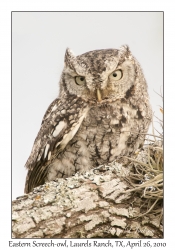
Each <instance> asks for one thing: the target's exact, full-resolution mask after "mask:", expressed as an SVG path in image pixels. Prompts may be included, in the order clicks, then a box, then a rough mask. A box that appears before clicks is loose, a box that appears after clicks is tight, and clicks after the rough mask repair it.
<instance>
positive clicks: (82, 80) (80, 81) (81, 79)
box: [75, 76, 85, 85]
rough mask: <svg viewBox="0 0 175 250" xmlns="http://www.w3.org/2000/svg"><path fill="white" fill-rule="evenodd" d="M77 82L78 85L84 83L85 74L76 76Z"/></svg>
mask: <svg viewBox="0 0 175 250" xmlns="http://www.w3.org/2000/svg"><path fill="white" fill-rule="evenodd" d="M75 82H76V84H78V85H84V84H85V77H84V76H76V77H75Z"/></svg>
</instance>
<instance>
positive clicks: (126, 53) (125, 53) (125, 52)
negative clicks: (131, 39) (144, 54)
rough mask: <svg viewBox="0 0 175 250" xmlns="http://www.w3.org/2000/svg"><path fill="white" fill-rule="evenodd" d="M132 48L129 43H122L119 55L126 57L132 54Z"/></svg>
mask: <svg viewBox="0 0 175 250" xmlns="http://www.w3.org/2000/svg"><path fill="white" fill-rule="evenodd" d="M130 53H131V52H130V49H129V46H128V45H126V44H125V45H122V46H121V47H120V49H119V56H120V57H125V56H129V54H130Z"/></svg>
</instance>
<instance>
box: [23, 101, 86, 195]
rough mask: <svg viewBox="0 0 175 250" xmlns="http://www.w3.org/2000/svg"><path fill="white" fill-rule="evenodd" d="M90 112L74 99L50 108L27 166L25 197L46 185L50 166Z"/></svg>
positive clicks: (59, 102) (54, 103)
mask: <svg viewBox="0 0 175 250" xmlns="http://www.w3.org/2000/svg"><path fill="white" fill-rule="evenodd" d="M77 107H78V108H77ZM87 112H88V107H87V105H86V104H85V103H84V102H83V101H82V99H77V98H75V97H74V98H69V99H64V100H63V101H62V100H61V99H59V98H57V99H55V100H54V101H53V102H52V103H51V104H50V106H49V107H48V109H47V111H46V113H45V115H44V117H43V120H42V124H41V128H40V130H39V132H38V135H37V137H36V139H35V142H34V145H33V148H32V152H31V154H30V156H29V158H28V160H27V162H26V164H25V167H26V168H27V169H28V173H27V177H26V184H25V190H24V191H25V193H28V192H30V191H31V190H32V189H33V188H34V187H36V186H39V185H41V184H43V183H44V179H45V177H46V176H47V170H48V167H49V165H50V164H51V163H52V161H53V160H54V159H55V158H56V157H57V155H58V154H59V153H60V152H62V151H63V149H64V148H65V147H66V145H67V144H68V142H69V141H70V140H71V139H72V138H73V137H74V135H75V134H76V133H77V131H78V129H79V127H80V125H81V123H82V121H83V119H84V118H85V116H86V114H87Z"/></svg>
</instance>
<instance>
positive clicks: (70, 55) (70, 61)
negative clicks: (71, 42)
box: [64, 48, 76, 68]
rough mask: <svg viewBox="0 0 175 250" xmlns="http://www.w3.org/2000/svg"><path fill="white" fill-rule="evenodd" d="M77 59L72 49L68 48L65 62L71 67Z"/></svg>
mask: <svg viewBox="0 0 175 250" xmlns="http://www.w3.org/2000/svg"><path fill="white" fill-rule="evenodd" d="M75 61H76V56H75V55H74V53H73V52H72V50H70V49H69V48H67V49H66V52H65V56H64V62H65V63H66V65H67V66H69V67H70V68H72V66H73V64H74V63H75Z"/></svg>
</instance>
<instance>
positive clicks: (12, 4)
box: [0, 0, 175, 249]
mask: <svg viewBox="0 0 175 250" xmlns="http://www.w3.org/2000/svg"><path fill="white" fill-rule="evenodd" d="M12 10H13V11H14V10H21V11H24V10H26V11H28V10H35V11H36V10H38V11H41V10H51V11H52V10H62V11H64V10H112V11H114V10H117V11H126V10H129V11H131V10H133V11H135V10H137V11H141V10H142V11H146V10H152V11H157V10H159V11H162V10H163V11H164V12H165V82H164V88H165V201H164V207H165V219H164V220H165V235H164V236H165V239H164V240H157V242H166V244H167V247H166V248H164V249H173V248H174V222H175V221H174V216H173V214H174V176H175V170H174V169H175V167H174V152H175V149H174V148H175V147H174V138H175V133H174V127H175V118H174V117H175V116H174V105H175V88H174V85H175V81H174V72H175V71H174V56H175V52H174V44H175V29H174V23H175V19H174V11H175V7H174V1H173V0H170V1H164V0H162V1H161V0H159V1H158V0H157V1H156V0H155V1H152V0H147V1H139V0H134V1H132V2H131V1H130V0H127V1H122V2H121V1H120V2H117V1H112V0H111V1H110V2H109V1H100V4H99V1H95V0H89V1H88V2H85V1H80V0H79V1H76V0H74V1H72V0H69V1H68V0H67V1H66V0H64V2H62V3H61V4H59V3H58V1H57V0H50V1H46V0H40V1H39V0H35V1H34V0H31V1H19V0H18V1H17V0H13V1H11V0H8V1H1V3H0V11H1V12H0V68H1V74H0V84H1V88H0V89H1V90H0V109H1V110H0V114H1V120H0V121H1V123H0V124H1V127H0V128H1V129H0V138H1V143H0V155H1V164H0V166H1V181H0V195H1V196H0V197H1V206H0V208H1V211H0V222H1V226H0V235H1V247H2V249H7V248H8V241H9V240H10V238H11V132H10V131H11V116H10V114H11V106H10V104H11V85H10V82H11V67H10V65H11V16H10V15H11V11H12ZM79 22H82V20H79ZM148 22H149V20H148ZM121 24H122V23H120V25H121ZM62 25H64V23H63V24H62ZM115 30H116V32H117V31H118V25H117V28H116V29H115ZM75 31H76V32H75V33H74V34H73V35H74V39H75V37H76V36H77V33H78V34H79V33H80V32H81V31H80V30H77V29H75ZM138 33H139V32H138ZM126 34H127V31H126ZM84 36H85V34H84V33H83V37H84ZM78 37H79V36H78ZM81 38H82V35H81ZM117 38H118V37H117ZM91 41H92V36H91V37H90V42H91ZM118 41H119V40H118ZM122 43H123V42H122ZM122 43H121V44H122ZM124 43H127V41H124ZM75 44H76V43H75V42H74V43H73V42H71V44H70V43H69V44H64V46H65V47H66V46H70V47H72V49H73V50H74V51H75V53H77V54H78V53H82V52H85V51H88V49H86V48H84V47H83V48H81V49H82V51H79V50H78V49H79V47H78V43H77V47H75V46H72V45H75ZM121 44H119V43H118V42H116V43H115V45H113V44H111V45H110V47H112V46H114V47H116V48H117V47H118V46H120V45H121ZM128 44H129V43H128ZM129 45H130V47H131V50H132V52H133V54H134V55H135V56H136V57H137V58H138V60H139V61H140V63H141V64H142V68H143V69H144V72H145V75H146V78H147V81H148V80H149V79H148V74H147V73H146V70H147V69H146V66H145V63H146V61H147V60H145V59H144V58H143V56H141V55H140V52H137V50H136V49H135V48H136V47H135V48H134V46H133V44H131V43H130V44H129ZM48 46H50V45H48ZM83 46H84V45H83ZM102 47H103V48H104V47H106V46H102ZM93 49H96V47H94V48H93ZM147 52H148V53H149V51H148V50H147ZM47 53H49V52H47ZM55 53H56V54H57V55H58V56H57V59H54V57H51V58H50V63H53V61H54V60H55V61H56V65H55V66H53V69H52V73H50V72H49V73H48V78H47V79H48V80H49V81H48V80H47V84H46V85H44V87H45V88H48V90H49V91H50V90H51V91H53V92H52V93H48V94H47V95H45V96H43V95H40V97H42V98H43V99H46V98H49V99H48V100H47V102H48V103H47V104H49V102H50V100H51V99H53V98H54V97H55V95H56V91H57V87H56V85H57V82H58V80H59V72H60V71H61V66H60V63H62V62H63V54H64V52H63V51H62V50H61V51H60V52H59V46H58V47H57V48H56V51H55ZM60 53H62V54H60ZM141 53H143V50H141ZM61 57H62V58H61ZM150 58H151V63H152V60H154V59H153V56H150ZM36 60H37V57H35V58H34V61H36ZM59 60H60V61H59ZM25 63H26V62H25ZM44 63H46V62H45V60H44V62H43V64H44ZM148 66H149V65H148ZM154 66H155V65H154ZM23 69H24V67H23ZM30 70H31V69H29V71H30ZM36 71H37V70H36ZM38 71H39V70H38ZM45 71H47V69H46V67H44V70H42V71H41V72H40V73H39V76H38V77H39V79H41V78H42V77H43V74H44V72H45ZM30 72H31V71H30ZM30 72H29V73H30ZM54 74H55V75H54ZM29 75H30V74H29ZM160 75H161V77H162V72H160ZM26 78H27V76H26ZM53 79H54V80H53ZM156 79H157V78H156ZM51 80H52V84H53V85H52V86H53V87H52V88H51V87H48V83H49V84H51ZM53 81H55V82H54V83H53ZM35 82H36V85H35V88H37V86H38V84H40V81H38V78H37V80H36V81H35ZM25 83H26V82H25ZM25 83H24V84H25ZM32 84H33V82H32ZM160 85H161V84H160ZM54 88H55V89H54ZM149 89H150V88H149ZM42 90H43V89H42ZM18 91H19V92H21V89H20V90H18ZM35 91H36V89H35V90H34V91H33V93H35ZM45 92H46V91H44V93H45ZM13 94H15V92H13ZM29 94H30V92H29ZM150 95H151V94H150ZM26 98H27V97H26ZM32 99H33V97H32ZM32 99H31V103H33V100H32ZM41 101H42V102H43V100H41V99H40V100H39V101H38V109H40V106H42V105H39V103H40V102H41ZM22 105H24V103H23V104H22V101H21V106H22ZM45 105H46V104H45ZM46 108H47V107H46V106H45V107H43V112H44V111H45V109H46ZM14 109H15V107H14ZM35 109H36V108H33V111H32V112H31V111H30V112H31V115H32V114H34V113H33V112H34V110H35ZM41 113H42V112H39V111H38V113H37V115H34V116H33V118H34V119H33V122H36V121H34V120H35V119H36V118H38V119H39V120H40V121H41V119H42V115H43V114H41ZM19 119H20V121H22V120H24V119H21V117H19ZM39 120H38V121H37V124H38V125H37V126H38V128H36V130H38V129H39V124H40V121H39ZM36 132H37V131H36ZM27 133H28V131H27V130H26V133H25V136H26V134H27ZM35 135H36V134H35V133H34V135H33V136H34V137H35ZM22 136H24V135H22V134H21V133H20V134H19V137H22ZM34 137H33V138H32V140H33V139H34ZM25 141H26V140H25ZM30 143H31V145H30V146H32V143H33V142H30ZM24 146H25V145H23V144H22V145H19V144H18V152H19V158H20V157H21V155H22V154H23V153H22V152H24V150H23V147H24ZM30 146H28V149H27V148H26V151H27V150H28V152H27V157H28V153H30V152H29V151H30ZM20 154H21V155H20ZM24 161H25V160H24ZM21 164H22V166H19V168H18V169H17V170H16V171H17V172H18V171H20V172H19V175H20V173H21V171H23V170H22V168H23V164H24V162H22V163H21ZM20 178H23V176H20ZM20 178H19V182H20ZM13 189H14V187H13ZM17 195H18V194H17ZM17 241H18V240H16V242H17ZM25 241H26V242H29V240H25ZM152 241H154V242H155V241H156V240H152ZM40 242H42V240H40ZM38 249H41V248H38ZM159 249H163V248H161V247H159Z"/></svg>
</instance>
